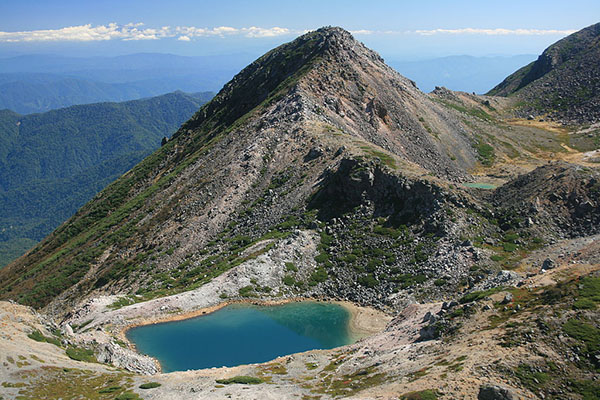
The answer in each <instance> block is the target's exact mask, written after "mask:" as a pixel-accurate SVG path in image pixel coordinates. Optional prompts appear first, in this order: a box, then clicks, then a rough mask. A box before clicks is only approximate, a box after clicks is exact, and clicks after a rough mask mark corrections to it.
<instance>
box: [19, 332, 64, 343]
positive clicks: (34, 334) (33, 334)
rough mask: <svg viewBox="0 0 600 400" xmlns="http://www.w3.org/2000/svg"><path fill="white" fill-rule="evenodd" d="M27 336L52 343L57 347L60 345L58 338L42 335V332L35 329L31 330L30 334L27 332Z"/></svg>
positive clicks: (37, 340)
mask: <svg viewBox="0 0 600 400" xmlns="http://www.w3.org/2000/svg"><path fill="white" fill-rule="evenodd" d="M27 337H28V338H29V339H33V340H35V341H36V342H46V343H52V344H53V345H55V346H58V347H60V346H61V342H60V340H59V339H57V338H53V337H48V336H44V335H43V334H42V332H40V331H38V330H37V329H36V330H34V331H33V332H31V333H30V334H28V335H27Z"/></svg>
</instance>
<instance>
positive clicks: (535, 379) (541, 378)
mask: <svg viewBox="0 0 600 400" xmlns="http://www.w3.org/2000/svg"><path fill="white" fill-rule="evenodd" d="M515 376H516V377H517V378H519V380H520V381H521V383H522V384H523V386H525V387H526V388H528V389H529V390H531V391H532V392H534V393H535V392H537V391H538V390H539V389H540V388H541V387H542V386H543V385H544V384H545V383H546V382H548V381H549V380H550V376H549V375H548V374H547V373H545V372H538V371H536V370H535V369H534V368H533V367H531V366H529V365H527V364H520V365H519V366H518V367H517V368H516V370H515Z"/></svg>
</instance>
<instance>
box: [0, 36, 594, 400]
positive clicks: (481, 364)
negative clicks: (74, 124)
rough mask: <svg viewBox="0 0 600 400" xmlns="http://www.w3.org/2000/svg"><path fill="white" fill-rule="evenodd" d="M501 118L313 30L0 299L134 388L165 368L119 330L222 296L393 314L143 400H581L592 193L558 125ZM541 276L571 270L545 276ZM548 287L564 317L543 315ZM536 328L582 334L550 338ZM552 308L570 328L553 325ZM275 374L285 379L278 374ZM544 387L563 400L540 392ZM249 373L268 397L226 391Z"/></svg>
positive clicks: (214, 107)
mask: <svg viewBox="0 0 600 400" xmlns="http://www.w3.org/2000/svg"><path fill="white" fill-rule="evenodd" d="M511 107H512V101H511V100H510V99H508V100H507V99H504V98H497V97H486V96H476V95H471V94H466V93H458V92H452V91H449V90H447V89H444V88H436V90H435V91H434V92H432V93H431V94H424V93H422V92H420V91H419V90H418V89H417V88H416V87H415V86H414V84H413V83H412V82H411V81H410V80H408V79H406V78H404V77H402V76H400V75H399V74H397V73H396V72H394V71H393V70H391V69H390V68H389V67H387V66H386V65H385V63H384V62H383V60H382V59H381V58H380V57H379V56H378V55H377V54H376V53H374V52H373V51H371V50H369V49H367V48H365V47H364V46H363V45H362V44H361V43H358V42H357V41H355V40H354V39H353V38H352V36H351V35H350V34H349V33H348V32H346V31H344V30H342V29H340V28H323V29H320V30H317V31H315V32H310V33H307V34H306V35H303V36H301V37H299V38H298V39H296V40H294V41H292V42H290V43H288V44H285V45H282V46H280V47H278V48H276V49H274V50H272V51H270V52H269V53H267V54H265V55H264V56H263V57H261V58H259V59H258V60H256V61H255V62H254V63H252V64H250V65H249V66H248V67H247V68H245V69H244V70H243V71H241V72H240V73H239V74H238V75H237V76H236V77H235V78H234V79H233V80H232V81H231V82H229V83H228V84H227V85H225V87H224V88H223V89H222V90H221V92H219V94H217V96H216V97H215V98H214V99H213V100H212V101H211V102H210V103H208V104H206V105H205V106H204V107H203V108H201V109H200V110H199V111H198V112H197V113H196V114H195V115H194V117H193V118H192V119H191V120H189V121H188V122H187V123H185V124H184V125H183V126H182V127H181V129H180V130H179V131H178V132H177V133H176V134H175V135H174V136H173V139H172V140H170V141H169V142H168V143H167V144H166V145H165V146H163V147H162V148H161V149H160V150H158V151H157V152H156V153H154V154H153V155H151V156H150V157H148V158H146V159H145V160H144V161H143V162H141V163H140V164H139V165H138V166H136V167H135V168H133V169H132V170H131V171H129V172H128V173H126V174H125V175H124V176H122V177H121V178H120V179H118V180H117V181H116V182H114V183H113V184H111V185H110V186H108V187H107V188H106V189H105V190H104V191H102V192H101V193H100V194H99V195H98V196H96V198H94V199H93V200H92V201H91V202H89V203H88V204H87V205H85V206H84V207H83V208H82V209H80V210H79V211H78V213H77V214H76V215H75V216H74V217H73V218H71V219H70V220H69V221H67V222H66V223H65V224H63V225H62V226H61V227H60V228H59V229H57V230H56V231H55V232H54V233H53V234H51V235H50V236H48V237H47V238H46V239H45V240H44V241H43V242H42V243H41V244H40V245H38V246H37V247H36V248H35V249H33V250H32V251H31V252H30V253H29V254H27V255H26V256H24V257H22V258H20V259H19V260H17V261H16V262H14V263H12V264H11V265H9V266H8V267H7V268H5V269H3V270H2V271H0V298H1V299H14V300H16V301H18V302H20V303H23V304H27V305H30V306H34V307H35V308H37V309H39V310H43V312H44V313H45V315H46V316H47V318H52V319H53V320H55V321H56V322H57V324H58V325H59V326H61V328H62V330H63V332H64V333H63V334H65V335H68V336H69V339H68V340H69V342H68V343H67V344H65V346H84V347H86V348H91V349H93V350H94V351H95V352H96V354H97V355H98V357H100V358H101V359H102V360H104V361H106V362H109V363H112V364H113V365H116V366H119V367H124V368H127V369H129V370H130V371H136V372H138V373H139V372H145V373H152V372H154V371H153V369H152V368H153V365H152V364H151V363H150V364H148V363H147V362H146V361H144V360H143V359H141V358H140V356H139V355H136V354H135V353H134V352H133V351H132V350H131V349H130V348H128V346H127V344H126V343H123V342H122V339H123V337H122V329H125V328H126V327H127V326H128V325H129V324H132V323H141V322H144V321H148V320H153V321H155V320H161V319H165V318H173V317H176V318H179V317H185V316H188V315H192V314H198V313H202V312H206V311H207V310H209V309H212V308H214V307H218V306H219V305H220V304H223V303H224V302H226V301H248V300H252V301H267V302H271V301H282V300H283V301H289V300H293V299H298V298H319V299H325V300H345V301H351V302H352V303H354V304H358V305H361V306H368V307H374V308H376V309H378V310H380V311H383V312H385V313H387V314H388V315H390V316H395V317H396V318H395V319H394V320H393V321H392V322H390V324H388V326H387V327H386V329H385V330H383V331H382V332H379V333H378V334H376V335H375V336H373V337H372V338H370V339H366V340H365V341H362V342H359V343H358V344H356V345H354V346H350V347H345V348H342V349H339V350H333V351H328V352H309V353H306V354H303V355H292V356H288V357H285V358H283V359H280V360H275V361H274V362H273V363H267V364H263V365H258V366H241V367H236V368H233V369H219V370H215V371H195V372H186V373H175V374H165V375H158V376H157V377H156V379H157V380H159V381H160V382H161V383H162V384H163V386H164V387H163V388H162V389H159V390H157V391H155V392H144V393H143V395H144V396H145V397H148V398H161V396H162V398H164V397H169V398H189V397H186V396H196V397H197V398H211V397H212V398H219V397H220V396H221V397H222V396H223V395H225V394H226V393H227V394H229V395H230V396H234V397H238V398H248V397H254V398H264V397H265V396H271V397H272V398H284V397H291V396H296V395H298V396H305V397H306V396H321V397H322V398H334V397H340V396H346V397H348V396H355V397H356V398H364V397H365V396H367V397H368V396H373V397H375V396H377V397H381V398H398V397H399V396H400V395H405V397H407V398H421V397H418V396H430V398H436V397H431V396H439V397H443V396H446V398H460V397H465V398H475V397H476V396H477V394H478V393H479V391H480V389H481V390H483V392H484V395H483V396H485V393H488V392H491V393H492V394H494V393H495V394H498V393H503V391H505V392H506V393H509V392H510V393H512V395H515V396H520V397H523V398H535V396H538V395H539V393H542V394H544V395H549V394H554V393H555V392H554V391H556V393H559V394H560V393H569V394H573V396H574V398H578V396H580V395H581V393H584V389H581V390H580V389H578V388H579V386H578V385H579V383H577V382H581V385H584V386H582V387H584V388H588V389H589V388H591V389H590V390H597V385H595V384H594V383H593V382H592V380H593V377H594V370H593V368H592V369H591V368H590V365H591V364H589V362H592V361H593V359H592V358H590V357H591V355H592V354H595V353H594V351H596V350H595V349H596V347H594V346H595V345H596V344H594V343H596V342H595V341H594V342H593V343H592V345H591V346H592V347H590V348H589V349H588V348H586V349H584V350H583V351H579V350H578V351H579V352H578V353H576V354H577V357H579V358H580V359H581V357H582V356H584V357H586V359H585V360H584V361H585V362H586V364H585V365H584V364H581V365H580V364H578V363H579V361H580V360H579V361H577V360H575V358H574V357H572V358H573V360H575V361H573V360H570V359H569V361H562V360H561V357H563V356H564V355H565V354H569V355H570V356H572V354H571V353H569V350H568V348H569V346H571V345H576V344H575V342H573V341H571V339H573V340H575V341H577V340H579V342H580V344H581V341H582V340H583V342H585V340H587V339H585V340H584V339H582V338H577V337H575V336H576V335H575V336H572V335H570V333H569V332H571V333H573V332H572V330H569V329H570V328H569V327H570V325H565V324H566V323H567V322H568V321H569V320H571V319H574V318H575V319H580V320H581V321H580V322H582V323H586V324H588V325H589V324H590V321H594V315H595V313H596V306H595V304H596V303H595V302H596V301H597V300H596V299H595V298H593V299H592V298H590V299H589V301H591V302H592V303H593V304H592V303H590V302H589V301H588V302H587V305H588V308H586V310H587V311H585V312H584V313H585V315H583V314H581V315H580V314H578V313H577V311H575V309H573V307H574V302H575V301H577V300H576V299H577V297H578V296H579V297H581V295H580V293H579V292H578V290H584V289H582V288H579V287H578V286H577V285H576V282H577V280H575V281H572V280H569V279H566V280H565V279H564V278H565V276H571V275H573V274H574V275H576V276H577V277H580V276H581V277H588V278H590V279H597V278H596V277H595V275H594V274H595V271H596V270H597V269H598V262H599V260H598V258H597V254H598V248H597V237H595V236H589V235H593V234H597V233H598V219H599V215H600V204H598V201H597V199H598V182H600V177H599V173H598V170H597V168H595V167H594V165H595V164H594V163H593V162H591V161H584V160H583V158H576V157H574V156H575V155H576V154H575V153H577V151H576V150H573V149H571V148H570V147H569V146H568V145H569V144H571V143H570V142H568V139H569V136H568V135H566V134H565V133H564V131H563V130H561V129H559V128H556V127H554V126H548V125H533V124H528V123H527V121H523V120H514V119H512V118H508V117H512V115H511V114H510V109H511ZM507 110H509V111H508V112H507ZM507 116H508V117H507ZM565 147H566V149H565ZM560 159H569V160H571V161H572V162H576V164H575V163H568V162H564V161H562V162H556V161H555V160H560ZM586 160H587V159H586ZM489 182H492V183H493V184H489ZM495 186H498V188H497V189H495V190H490V188H492V189H493V188H494V187H495ZM482 187H483V188H488V189H483V188H482ZM546 258H548V259H549V261H548V260H546ZM572 263H573V264H578V265H577V266H576V268H575V269H569V266H570V264H572ZM579 264H580V265H579ZM541 267H543V272H545V271H547V270H548V269H551V268H553V269H554V270H556V271H560V273H557V275H556V276H555V279H553V280H548V279H546V277H548V276H554V275H544V274H541V273H540V268H541ZM554 267H559V268H554ZM528 274H529V275H531V277H532V279H533V281H525V280H524V278H525V277H527V275H528ZM552 274H554V272H553V273H552ZM534 275H535V276H537V277H534ZM586 279H587V278H586ZM593 282H595V281H593ZM523 285H529V286H527V287H526V288H524V289H522V288H521V287H522V286H523ZM561 285H566V286H564V287H563V286H561ZM594 285H595V283H594ZM541 286H544V289H543V290H538V289H537V288H539V287H541ZM502 287H505V288H506V291H505V292H504V293H502V294H498V292H499V291H500V290H502V289H501V288H502ZM553 287H557V288H558V289H556V290H558V291H559V292H560V293H559V297H564V299H565V301H564V302H562V303H561V304H558V303H556V302H554V301H546V300H544V301H543V302H541V303H540V302H538V300H539V299H540V298H542V297H543V296H544V293H545V291H546V290H554V291H556V290H555V289H553ZM565 288H568V290H567V289H565ZM584 291H585V290H584ZM530 292H532V293H533V294H529V293H530ZM586 293H587V292H586ZM525 295H526V296H525ZM490 296H491V297H490ZM510 296H513V298H511V297H510ZM518 296H525V297H526V301H525V300H523V298H521V297H518ZM505 297H506V299H507V300H506V301H505ZM592 297H593V296H592ZM513 300H514V301H513ZM530 300H531V301H530ZM444 301H445V303H443V302H444ZM572 303H573V304H572ZM590 304H591V305H593V307H592V306H591V305H590ZM509 305H510V307H517V306H518V307H519V308H518V309H517V308H515V309H513V308H509ZM537 306H540V307H542V306H543V307H545V308H544V309H543V310H542V309H541V308H539V309H538V308H536V307H537ZM207 307H208V309H207ZM524 310H526V312H527V313H519V312H520V311H524ZM513 311H515V313H513ZM538 311H539V312H542V311H543V314H544V318H543V319H544V321H545V322H544V323H546V324H547V325H548V326H551V327H552V329H553V330H554V331H556V330H559V329H560V330H562V331H564V334H565V335H567V336H569V337H570V338H571V339H567V340H563V341H561V340H559V341H554V342H550V341H549V338H548V337H549V332H552V330H548V329H546V330H544V329H545V328H544V329H542V328H540V326H542V325H540V324H538V322H537V319H535V318H534V317H533V315H535V313H536V312H538ZM555 313H563V317H564V318H563V319H560V320H559V319H556V320H555V321H550V319H551V317H552V315H555ZM513 314H514V315H513ZM513 316H514V317H515V318H514V319H513ZM561 318H562V317H561ZM546 320H548V321H546ZM532 321H533V322H532ZM515 324H516V325H515ZM521 324H522V325H521ZM571 325H572V323H571ZM516 326H518V327H522V328H523V329H522V330H521V329H520V328H519V329H518V331H519V335H529V336H524V337H525V338H529V339H531V338H537V339H536V340H540V341H541V342H543V343H550V344H549V345H548V346H549V347H547V348H546V347H545V348H544V349H542V350H540V349H538V348H536V346H535V343H534V342H532V340H533V339H531V340H529V339H528V341H522V342H521V341H519V342H518V343H517V344H515V348H514V349H512V348H511V349H510V350H505V349H504V347H505V346H504V345H503V343H505V342H506V340H508V339H506V340H505V332H506V331H507V330H508V331H510V332H513V331H515V329H513V328H515V327H516ZM590 326H591V325H590ZM532 329H533V330H534V331H532ZM586 329H587V328H586ZM590 329H591V331H590V332H592V336H593V335H595V332H596V331H595V330H594V329H597V328H596V326H595V323H594V325H593V327H592V328H590ZM534 334H535V335H534ZM594 337H595V336H594ZM593 340H595V339H593ZM119 343H121V344H122V345H124V347H120V346H119ZM510 343H511V344H512V343H516V342H514V341H510ZM506 347H510V346H506ZM448 349H450V350H448ZM117 350H118V351H117ZM466 353H468V354H466ZM542 353H543V354H542ZM470 354H471V355H473V357H470V356H469V355H470ZM475 355H476V356H475ZM467 359H468V361H466V360H467ZM546 359H548V360H550V361H552V362H553V363H554V364H551V363H549V362H546V361H543V360H546ZM586 360H587V361H586ZM590 360H591V361H590ZM559 361H560V362H559ZM309 364H310V365H311V368H312V365H313V364H314V365H315V367H314V368H312V369H310V371H312V370H313V369H314V370H315V371H314V372H309V370H307V368H308V367H307V365H309ZM522 364H523V365H525V366H522ZM281 365H283V366H284V367H283V368H284V369H285V370H286V371H289V375H288V373H287V372H286V373H284V374H280V375H282V376H279V375H277V374H273V373H271V372H272V370H273V369H277V370H278V371H279V370H281V368H282V367H281ZM552 365H555V366H556V368H558V371H560V373H558V372H557V370H554V369H553V368H554V367H553V366H552ZM8 370H10V371H13V370H12V369H11V368H8ZM550 372H552V374H550ZM11 373H12V372H11ZM540 373H546V374H548V376H552V377H555V378H556V379H555V381H556V382H560V384H557V385H558V386H552V385H546V383H547V382H548V380H546V381H544V382H543V384H540V382H541V381H542V378H541V377H542V375H537V374H540ZM240 374H242V375H252V376H259V377H263V378H265V380H266V381H274V382H275V383H277V385H274V386H270V385H268V386H269V387H264V386H263V387H258V388H257V387H253V388H250V389H248V386H244V388H242V389H239V390H238V389H231V388H230V387H227V388H225V389H223V388H221V387H215V385H214V383H215V382H214V378H215V377H223V376H232V375H240ZM429 374H430V375H429ZM275 375H277V376H275ZM427 375H429V376H427ZM12 376H13V375H11V377H12ZM533 378H535V379H537V384H536V383H535V382H536V381H535V380H533ZM11 379H13V378H11ZM132 379H136V380H141V379H142V378H140V377H139V376H137V377H135V378H132ZM548 379H549V378H548ZM11 382H12V381H11ZM532 382H533V383H532ZM573 382H576V383H573ZM488 384H492V386H493V385H498V384H500V385H501V386H507V387H508V389H506V390H505V389H503V388H499V387H495V386H493V387H492V386H485V385H488ZM561 385H562V386H561ZM585 385H587V386H585ZM221 389H223V390H221ZM436 389H442V390H441V391H440V392H439V393H438V392H437V390H436ZM588 389H585V390H588ZM561 390H562V391H563V392H560V391H561ZM138 392H139V391H138ZM411 392H418V393H411ZM153 393H154V394H153ZM190 393H196V394H193V395H190ZM244 396H245V397H244ZM410 396H413V397H410ZM414 396H417V397H414ZM506 396H508V395H506ZM307 398H308V397H307ZM425 398H427V397H425ZM483 398H486V397H483ZM506 398H510V397H506Z"/></svg>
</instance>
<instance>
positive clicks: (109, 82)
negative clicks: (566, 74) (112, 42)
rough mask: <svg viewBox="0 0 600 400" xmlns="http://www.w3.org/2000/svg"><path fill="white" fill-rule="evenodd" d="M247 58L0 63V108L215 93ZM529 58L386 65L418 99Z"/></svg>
mask: <svg viewBox="0 0 600 400" xmlns="http://www.w3.org/2000/svg"><path fill="white" fill-rule="evenodd" d="M253 57H254V56H253V55H250V54H238V55H229V56H203V57H185V56H177V55H173V54H154V53H147V54H146V53H142V54H131V55H127V56H119V57H87V58H75V57H60V56H53V55H24V56H18V57H10V58H0V109H3V108H8V109H10V110H13V111H16V112H18V113H21V114H29V113H34V112H44V111H48V110H52V109H56V108H62V107H68V106H71V105H75V104H86V103H96V102H101V101H126V100H134V99H140V98H143V97H150V96H157V95H160V94H163V93H168V92H172V91H175V90H182V91H184V92H197V91H207V90H208V91H217V90H218V89H220V88H221V86H222V85H223V84H224V83H225V82H226V81H228V80H229V79H230V78H231V77H232V76H233V75H234V73H235V72H237V71H239V70H240V69H241V68H242V67H243V66H244V65H246V64H247V63H248V62H250V61H251V60H252V58H253ZM535 58H536V56H535V55H519V56H512V57H501V56H498V57H471V56H451V57H442V58H434V59H429V60H420V61H397V60H394V59H391V60H388V62H389V64H390V65H391V66H392V67H393V68H395V69H396V70H397V71H399V72H400V73H401V74H403V75H405V76H406V77H408V78H410V79H412V80H414V81H415V82H416V83H417V85H418V86H419V88H420V89H421V90H423V91H425V92H430V91H432V90H433V89H434V88H435V87H436V86H445V87H447V88H449V89H452V90H461V91H465V92H476V93H485V92H487V91H488V90H490V88H492V87H493V86H494V85H495V84H497V83H498V82H499V81H501V80H502V79H503V78H504V77H506V76H507V75H508V74H510V73H511V72H513V71H515V70H516V69H518V68H520V67H521V66H523V65H525V64H527V63H529V62H531V61H533V60H534V59H535Z"/></svg>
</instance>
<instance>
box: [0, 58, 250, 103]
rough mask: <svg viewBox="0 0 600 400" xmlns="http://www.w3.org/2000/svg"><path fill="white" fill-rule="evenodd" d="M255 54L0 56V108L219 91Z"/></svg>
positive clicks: (124, 99) (123, 99)
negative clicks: (175, 92) (179, 91)
mask: <svg viewBox="0 0 600 400" xmlns="http://www.w3.org/2000/svg"><path fill="white" fill-rule="evenodd" d="M251 59H252V56H251V55H247V54H239V55H230V56H210V57H208V56H207V57H184V56H177V55H173V54H154V53H149V54H144V53H142V54H132V55H126V56H119V57H87V58H84V57H82V58H76V57H61V56H54V55H23V56H18V57H10V58H0V109H3V108H8V109H10V110H13V111H16V112H18V113H21V114H29V113H34V112H45V111H49V110H52V109H56V108H62V107H68V106H71V105H75V104H87V103H97V102H102V101H126V100H136V99H140V98H144V97H150V96H157V95H161V94H164V93H168V92H173V91H176V90H182V91H184V92H188V93H191V92H200V91H217V90H218V89H220V88H221V86H223V84H224V83H225V82H226V81H228V80H229V79H231V77H232V76H233V75H234V73H235V72H236V71H239V69H240V68H241V67H242V66H243V65H245V64H246V63H248V62H249V61H250V60H251Z"/></svg>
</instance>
